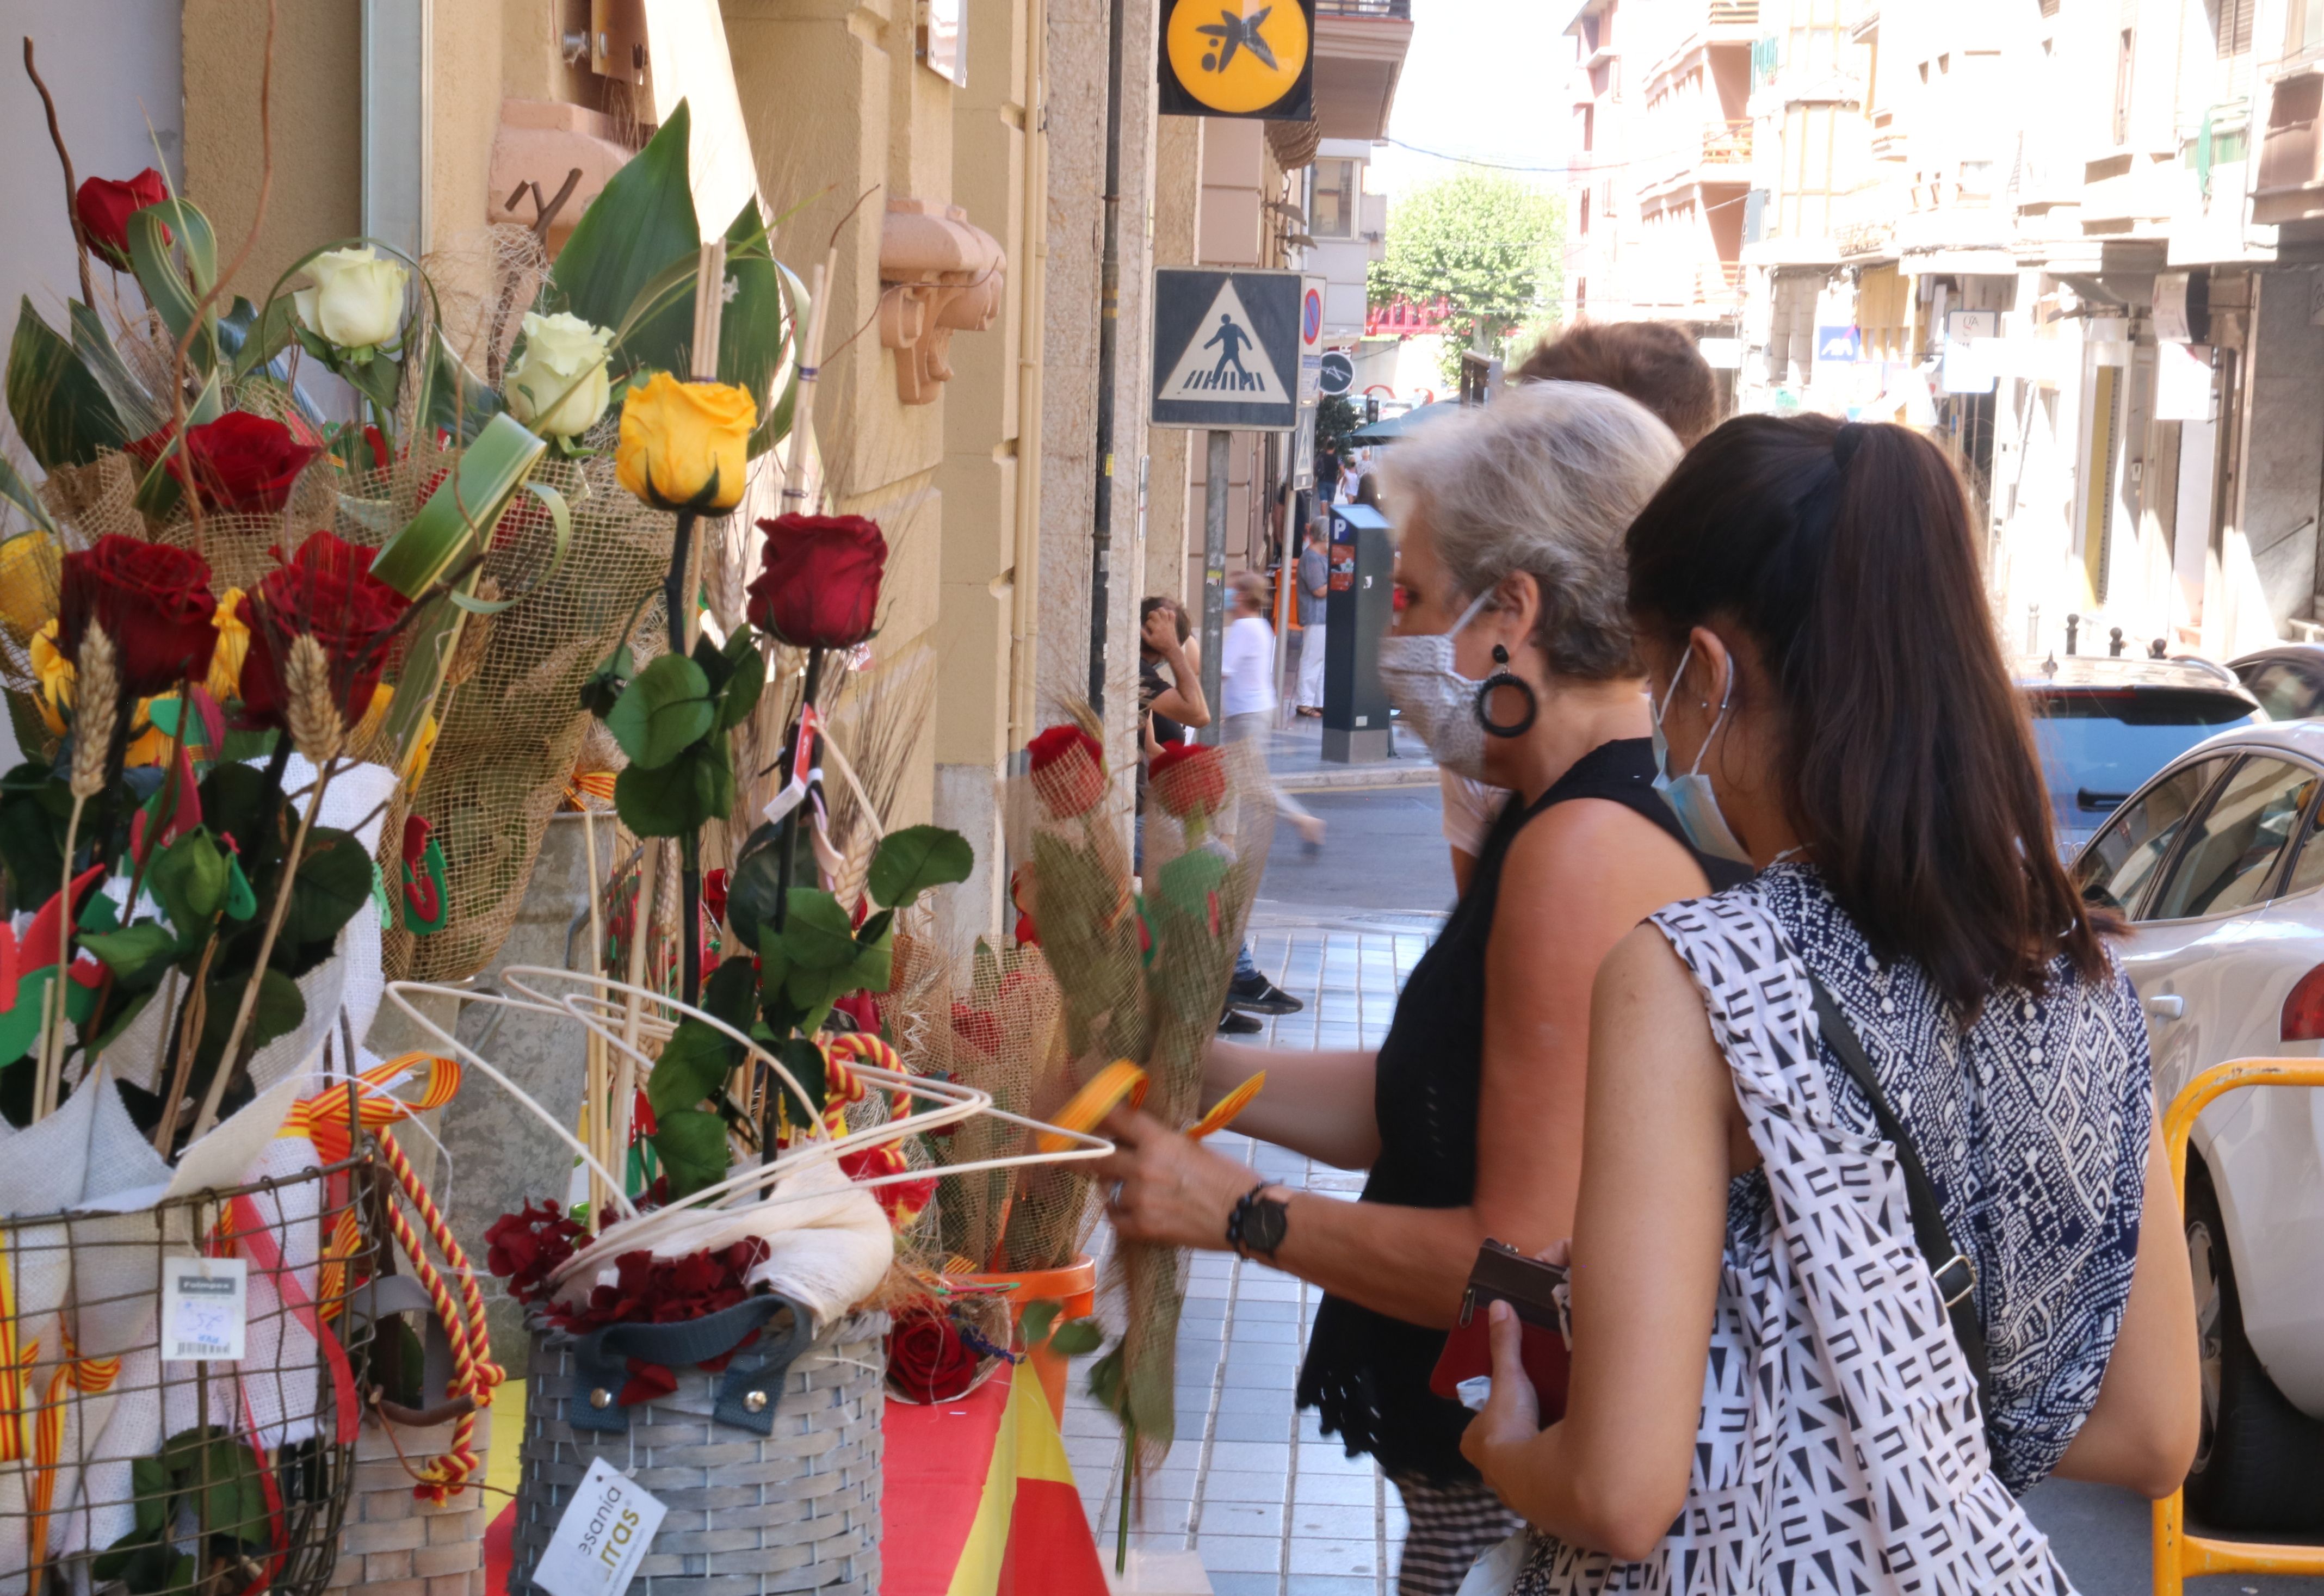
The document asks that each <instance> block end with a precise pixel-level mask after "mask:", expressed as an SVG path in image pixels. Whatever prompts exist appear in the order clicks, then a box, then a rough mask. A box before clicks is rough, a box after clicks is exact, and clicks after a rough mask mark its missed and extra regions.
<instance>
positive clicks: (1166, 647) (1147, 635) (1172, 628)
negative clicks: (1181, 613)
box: [1141, 604, 1186, 664]
mask: <svg viewBox="0 0 2324 1596" xmlns="http://www.w3.org/2000/svg"><path fill="white" fill-rule="evenodd" d="M1141 632H1142V641H1144V642H1145V644H1146V646H1147V647H1148V648H1149V649H1152V650H1154V651H1155V652H1156V653H1157V654H1159V655H1161V656H1162V658H1164V659H1165V660H1169V661H1170V662H1171V663H1173V664H1176V662H1178V661H1179V660H1184V659H1185V657H1186V650H1185V647H1184V646H1183V645H1182V644H1181V643H1180V642H1179V641H1178V612H1177V610H1176V608H1175V607H1173V606H1172V605H1169V604H1157V605H1155V606H1154V612H1153V613H1151V614H1149V615H1148V616H1147V617H1146V624H1145V626H1144V627H1143V628H1141Z"/></svg>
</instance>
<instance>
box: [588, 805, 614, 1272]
mask: <svg viewBox="0 0 2324 1596" xmlns="http://www.w3.org/2000/svg"><path fill="white" fill-rule="evenodd" d="M581 846H582V848H583V849H584V850H585V852H586V855H587V858H588V863H589V966H588V968H589V974H590V976H591V978H592V979H596V978H599V977H602V976H603V975H604V973H605V970H604V959H605V921H604V882H603V881H599V880H598V879H597V814H596V811H595V810H594V809H592V808H590V807H589V800H588V799H587V798H583V799H582V800H581ZM588 1031H589V1041H588V1048H589V1055H588V1057H589V1078H588V1093H589V1112H588V1116H587V1118H586V1119H585V1120H584V1121H583V1122H582V1126H581V1139H582V1140H584V1141H586V1142H587V1143H588V1144H589V1156H590V1157H591V1158H595V1159H596V1160H597V1162H598V1163H600V1164H604V1163H607V1154H606V1136H605V1122H606V1118H607V1114H608V1112H609V1110H610V1109H611V1107H612V1105H611V1104H610V1103H609V1102H607V1101H606V1087H607V1084H606V1080H605V1043H604V1038H601V1037H600V1036H598V1034H597V1031H596V1029H595V1027H594V1026H593V1027H590V1028H588ZM607 1195H608V1194H607V1193H606V1191H605V1181H604V1176H601V1175H599V1174H598V1173H597V1172H596V1170H595V1169H592V1170H590V1171H589V1233H590V1234H591V1235H593V1236H594V1235H595V1234H596V1233H597V1232H598V1231H599V1230H600V1229H601V1228H603V1224H604V1219H603V1215H604V1211H605V1201H606V1197H607Z"/></svg>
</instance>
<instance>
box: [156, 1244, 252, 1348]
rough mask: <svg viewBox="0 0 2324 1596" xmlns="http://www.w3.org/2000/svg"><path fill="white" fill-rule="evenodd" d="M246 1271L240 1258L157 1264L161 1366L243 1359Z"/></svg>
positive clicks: (247, 1315)
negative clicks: (159, 1299)
mask: <svg viewBox="0 0 2324 1596" xmlns="http://www.w3.org/2000/svg"><path fill="white" fill-rule="evenodd" d="M248 1269H249V1266H248V1265H247V1264H246V1263H245V1262H244V1260H243V1259H239V1258H165V1259H162V1260H161V1360H162V1361H163V1362H166V1363H187V1362H200V1361H208V1360H219V1361H225V1362H228V1363H231V1362H233V1361H235V1360H236V1359H238V1358H240V1357H241V1356H242V1355H243V1340H244V1333H245V1332H246V1331H247V1329H248V1327H249V1319H250V1305H249V1284H250V1283H249V1278H248Z"/></svg>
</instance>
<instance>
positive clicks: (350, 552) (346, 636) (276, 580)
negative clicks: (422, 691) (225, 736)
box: [238, 532, 410, 726]
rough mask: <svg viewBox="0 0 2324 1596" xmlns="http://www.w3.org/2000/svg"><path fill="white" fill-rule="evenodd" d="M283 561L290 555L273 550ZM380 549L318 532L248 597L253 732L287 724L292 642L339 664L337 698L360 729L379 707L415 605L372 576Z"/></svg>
mask: <svg viewBox="0 0 2324 1596" xmlns="http://www.w3.org/2000/svg"><path fill="white" fill-rule="evenodd" d="M272 552H273V555H274V558H276V560H278V561H281V560H282V550H281V549H279V548H277V549H274V550H273V551H272ZM372 552H373V551H372V550H371V549H359V548H357V547H355V545H354V544H352V543H346V542H342V541H341V540H339V538H338V537H337V535H336V534H335V533H331V532H316V533H314V534H312V535H311V536H309V538H308V540H306V541H305V542H303V543H301V544H300V545H299V552H298V553H297V554H296V555H295V556H293V557H292V558H291V559H290V560H288V561H286V562H283V563H282V564H281V567H280V568H279V569H276V570H272V571H270V572H268V573H267V574H266V576H265V577H263V578H261V579H260V581H259V584H258V586H257V588H256V590H255V591H254V592H253V593H246V594H244V595H243V599H242V608H241V610H240V611H239V612H238V613H240V614H241V616H242V620H243V623H244V625H246V626H248V627H249V628H250V653H249V654H248V656H247V657H245V658H244V660H243V664H242V715H243V720H244V723H245V724H249V725H253V726H284V725H286V724H287V722H286V721H285V719H284V706H283V689H282V679H283V678H282V669H283V663H284V661H285V660H288V659H289V657H290V653H291V639H293V638H295V637H299V636H301V635H304V636H309V637H312V638H313V639H314V640H315V641H317V642H318V643H320V644H322V646H323V652H324V654H325V655H326V656H327V658H328V659H329V660H330V662H331V697H332V701H333V702H334V703H335V704H337V706H338V710H339V715H340V716H341V718H342V719H344V720H345V721H346V724H348V725H350V726H353V725H354V724H355V723H356V722H358V721H360V720H362V719H363V716H364V711H365V710H366V709H369V708H370V707H371V699H372V694H373V692H374V690H376V689H377V687H378V686H379V678H380V672H381V671H382V670H383V669H385V668H386V665H387V648H386V642H387V639H388V637H389V635H390V634H391V633H392V632H393V631H394V630H395V624H396V623H397V622H398V621H400V620H401V619H402V616H403V612H404V610H405V609H406V608H407V607H409V605H410V600H409V599H407V598H405V597H404V596H403V595H401V594H400V593H398V592H397V591H396V590H395V589H394V588H392V587H390V586H388V585H387V584H386V583H384V582H383V581H381V580H380V579H379V578H378V577H374V576H373V575H372V574H371V561H372Z"/></svg>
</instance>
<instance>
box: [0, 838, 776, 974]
mask: <svg viewBox="0 0 2324 1596" xmlns="http://www.w3.org/2000/svg"><path fill="white" fill-rule="evenodd" d="M0 815H5V810H0ZM778 838H779V830H778V828H777V827H776V826H771V825H761V826H759V827H758V828H757V829H756V830H754V831H752V833H751V835H749V836H748V837H747V838H745V839H744V840H743V843H742V853H741V854H740V855H739V856H738V857H737V858H736V860H735V862H734V867H733V869H732V870H730V871H728V872H726V923H727V924H728V925H729V926H732V927H733V928H734V939H735V940H736V941H737V942H740V943H741V944H742V946H744V947H758V946H760V944H761V936H760V935H759V929H760V927H762V926H772V925H773V924H774V923H775V904H776V903H777V901H779V899H778V898H777V894H778V893H779V892H780V891H781V890H782V886H781V878H782V871H781V868H780V865H781V861H782V856H783V855H782V850H781V848H780V847H779V845H778ZM50 851H51V853H53V852H55V845H54V844H51V850H50ZM766 979H767V982H768V983H769V985H770V986H776V985H780V984H781V983H782V976H781V974H780V973H770V974H769V975H768V976H767V978H766Z"/></svg>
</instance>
